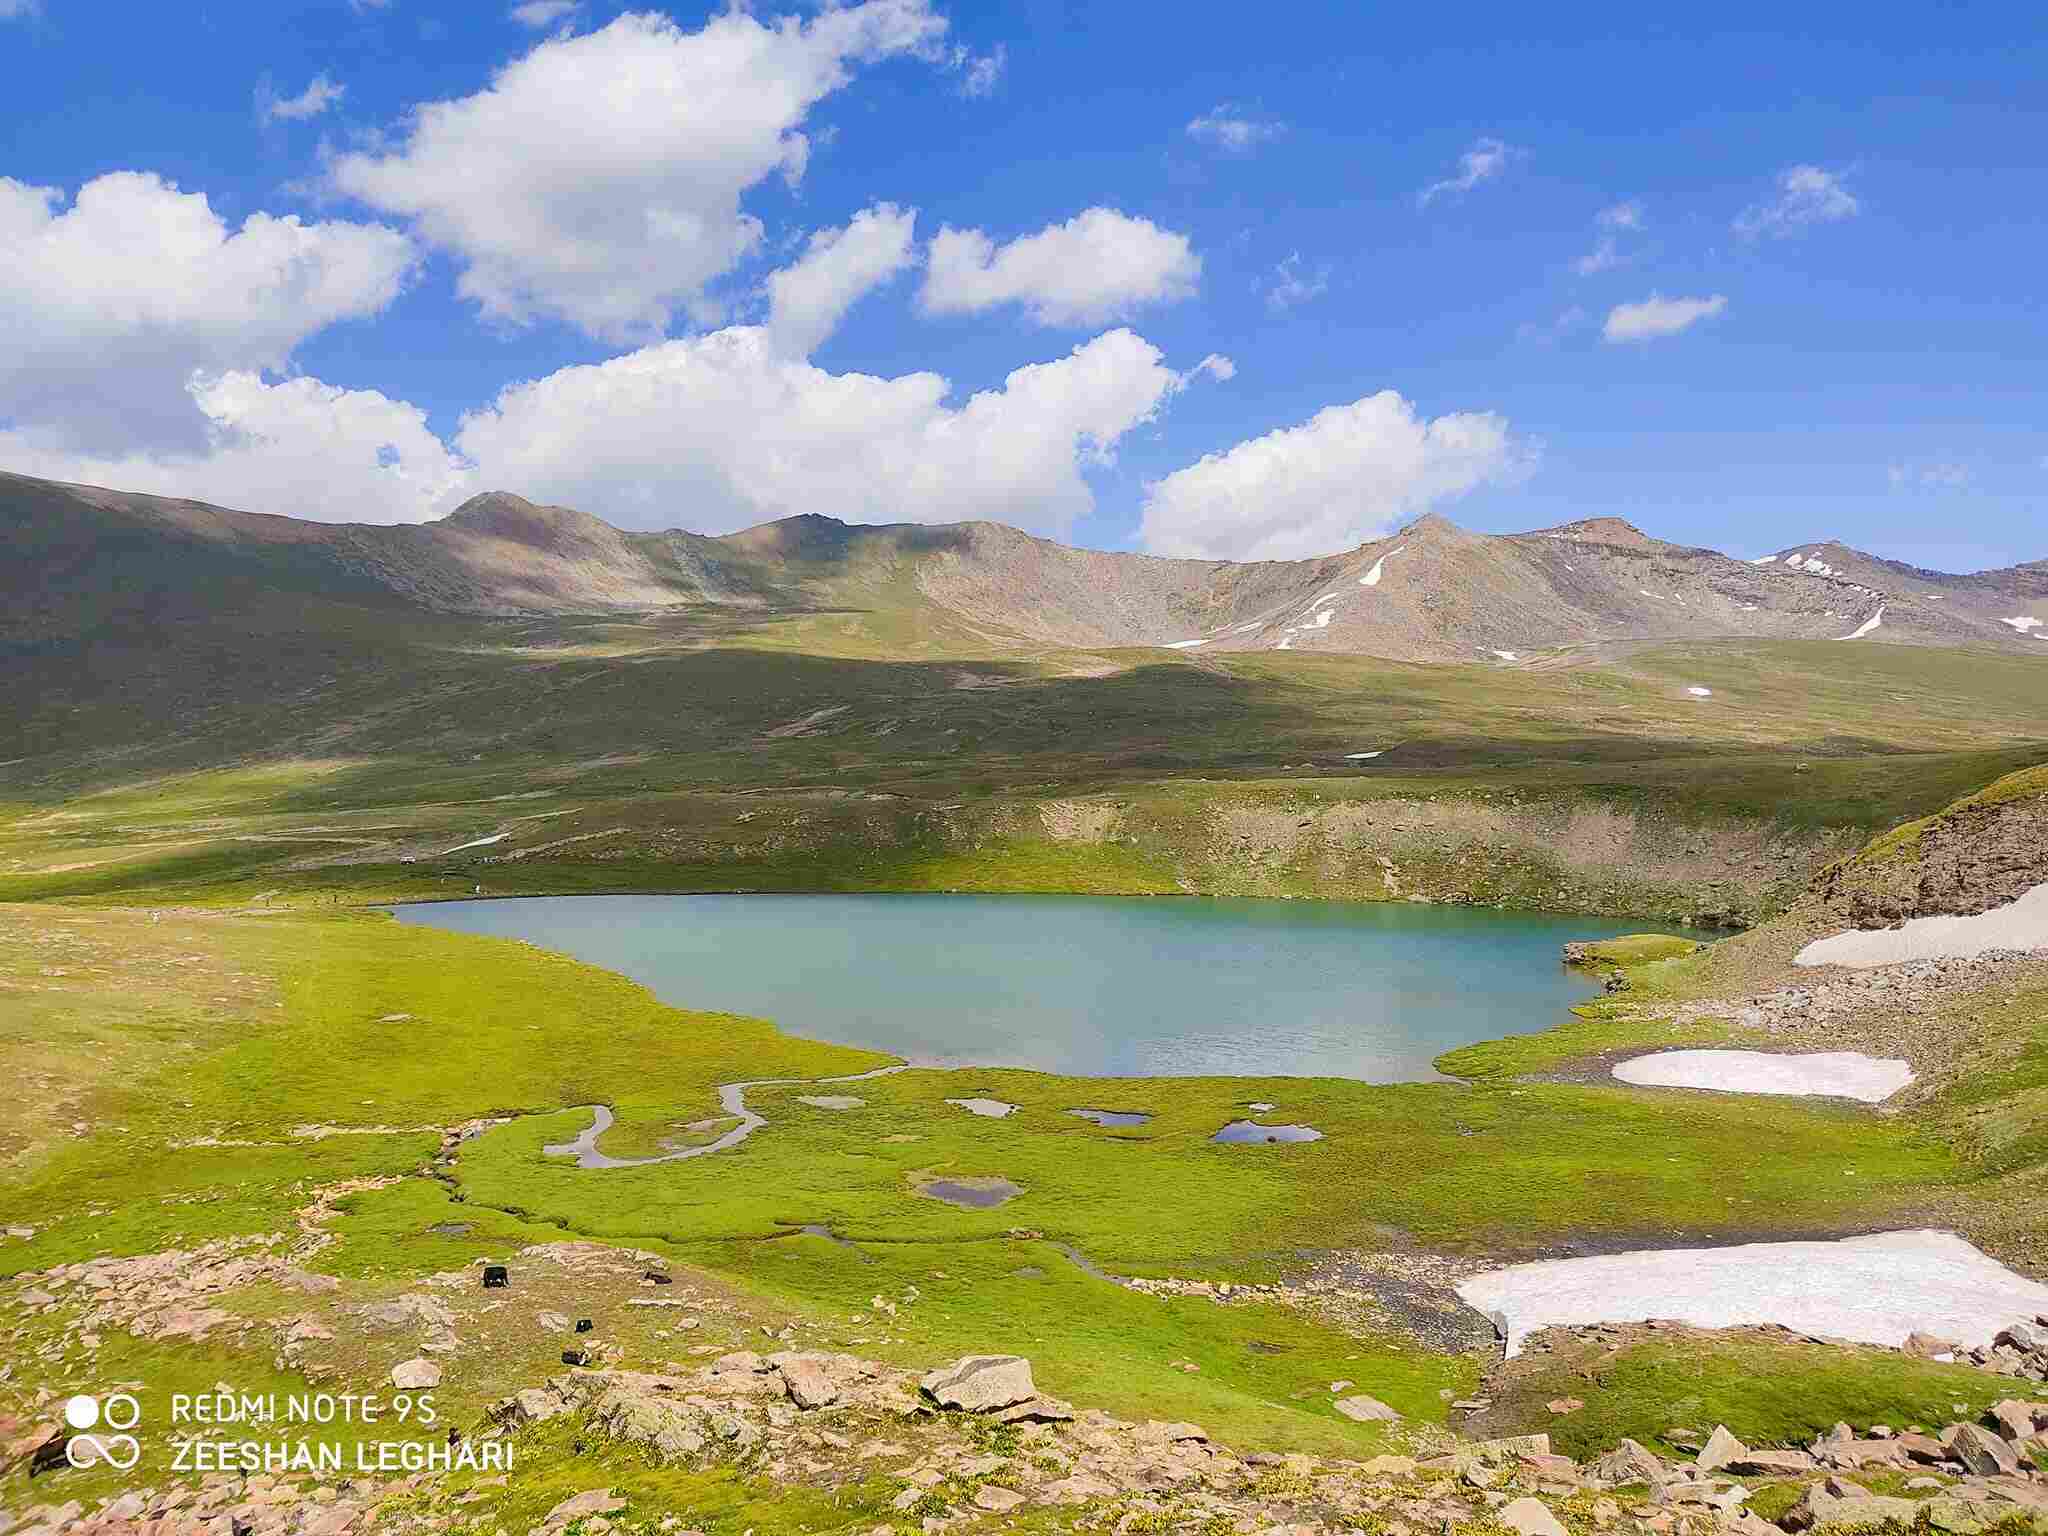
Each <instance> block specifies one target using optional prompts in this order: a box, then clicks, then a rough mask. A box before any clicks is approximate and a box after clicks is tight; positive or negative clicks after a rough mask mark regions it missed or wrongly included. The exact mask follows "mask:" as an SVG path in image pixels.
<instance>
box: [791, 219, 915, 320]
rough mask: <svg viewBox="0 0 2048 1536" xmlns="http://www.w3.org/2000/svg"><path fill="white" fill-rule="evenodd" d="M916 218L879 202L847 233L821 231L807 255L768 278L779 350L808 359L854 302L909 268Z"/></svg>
mask: <svg viewBox="0 0 2048 1536" xmlns="http://www.w3.org/2000/svg"><path fill="white" fill-rule="evenodd" d="M916 222H917V214H916V212H915V211H914V210H911V209H899V208H898V207H897V206H896V205H895V204H894V203H877V204H876V205H875V206H874V207H872V208H866V209H863V210H862V211H861V212H859V213H857V214H855V215H854V217H853V219H852V221H851V222H850V223H848V224H847V225H846V227H845V228H844V229H824V230H819V231H818V232H817V233H816V234H814V235H812V236H811V238H810V243H809V244H808V245H807V246H806V247H805V249H804V253H803V255H802V257H800V258H799V259H798V260H797V261H796V262H795V263H794V264H793V265H791V266H787V267H784V268H783V269H782V270H781V271H779V272H776V273H773V274H772V275H770V277H769V279H768V306H769V317H768V332H769V335H770V337H771V338H772V339H773V340H774V342H775V344H776V346H777V347H779V348H780V349H781V350H783V351H785V352H787V353H789V354H790V355H792V356H795V357H809V356H810V355H811V352H812V351H813V350H814V349H815V348H816V347H817V346H818V345H819V343H821V342H822V341H824V339H825V338H826V337H827V336H830V335H831V334H832V333H833V332H834V331H835V330H837V329H838V328H839V322H840V320H841V319H843V318H844V317H845V314H846V312H847V310H849V309H850V308H852V307H853V304H854V302H855V301H856V300H857V299H859V298H860V297H861V296H862V295H863V294H865V293H867V292H868V291H869V290H870V289H873V288H875V287H878V286H879V285H880V284H882V283H885V282H887V281H888V280H889V279H890V278H892V277H894V276H895V275H896V274H897V273H898V272H901V271H902V270H903V269H904V268H905V267H907V266H909V265H910V264H911V261H912V257H913V253H912V249H911V239H912V230H913V226H914V225H915V224H916Z"/></svg>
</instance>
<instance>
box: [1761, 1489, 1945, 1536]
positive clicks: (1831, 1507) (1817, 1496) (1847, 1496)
mask: <svg viewBox="0 0 2048 1536" xmlns="http://www.w3.org/2000/svg"><path fill="white" fill-rule="evenodd" d="M1919 1514H1920V1506H1919V1504H1918V1503H1917V1502H1915V1501H1914V1500H1912V1499H1892V1498H1885V1497H1883V1496H1882V1495H1879V1494H1875V1493H1870V1492H1867V1491H1866V1490H1864V1489H1862V1488H1858V1487H1857V1486H1856V1485H1855V1484H1854V1483H1842V1482H1838V1481H1837V1480H1836V1479H1834V1478H1829V1479H1828V1480H1827V1482H1826V1483H1815V1484H1814V1485H1813V1486H1812V1487H1811V1488H1809V1489H1807V1490H1806V1492H1805V1493H1804V1494H1802V1495H1801V1496H1800V1499H1799V1502H1798V1503H1797V1504H1794V1505H1793V1506H1792V1507H1791V1509H1789V1510H1787V1511H1786V1513H1785V1518H1784V1520H1783V1521H1782V1522H1780V1523H1781V1524H1783V1525H1784V1527H1785V1529H1786V1530H1788V1531H1822V1530H1826V1529H1828V1528H1829V1527H1831V1526H1874V1525H1881V1524H1883V1523H1884V1522H1885V1521H1887V1520H1895V1521H1897V1522H1898V1523H1899V1524H1900V1525H1902V1526H1906V1527H1911V1526H1912V1525H1913V1523H1914V1521H1915V1520H1916V1519H1918V1517H1919Z"/></svg>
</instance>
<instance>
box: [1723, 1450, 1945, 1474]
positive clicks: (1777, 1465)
mask: <svg viewBox="0 0 2048 1536" xmlns="http://www.w3.org/2000/svg"><path fill="white" fill-rule="evenodd" d="M1936 1449H1939V1447H1936ZM1813 1466H1814V1462H1813V1458H1812V1457H1811V1456H1809V1455H1807V1454H1806V1452H1804V1451H1769V1450H1764V1451H1748V1450H1746V1451H1744V1452H1742V1454H1741V1455H1739V1456H1732V1457H1730V1458H1729V1459H1728V1460H1727V1461H1725V1462H1723V1463H1722V1464H1721V1470H1722V1471H1723V1472H1733V1473H1735V1474H1736V1475H1738V1476H1740V1477H1800V1476H1803V1475H1804V1474H1806V1473H1808V1472H1811V1471H1812V1470H1813Z"/></svg>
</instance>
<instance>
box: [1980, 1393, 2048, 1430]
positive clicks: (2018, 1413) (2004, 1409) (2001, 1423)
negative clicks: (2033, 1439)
mask: <svg viewBox="0 0 2048 1536" xmlns="http://www.w3.org/2000/svg"><path fill="white" fill-rule="evenodd" d="M1991 1417H1992V1418H1994V1419H1996V1420H1997V1421H1998V1429H1999V1433H2000V1434H2002V1435H2004V1436H2005V1438H2006V1439H2008V1440H2013V1441H2020V1440H2025V1439H2027V1438H2028V1437H2029V1436H2031V1435H2032V1434H2033V1433H2034V1431H2035V1430H2037V1429H2039V1428H2040V1427H2041V1426H2042V1425H2043V1424H2048V1403H2023V1402H2021V1401H2020V1400H2019V1399H2018V1398H2012V1397H2008V1398H2007V1399H2006V1400H2005V1401H2004V1402H2002V1403H1993V1404H1992V1405H1991Z"/></svg>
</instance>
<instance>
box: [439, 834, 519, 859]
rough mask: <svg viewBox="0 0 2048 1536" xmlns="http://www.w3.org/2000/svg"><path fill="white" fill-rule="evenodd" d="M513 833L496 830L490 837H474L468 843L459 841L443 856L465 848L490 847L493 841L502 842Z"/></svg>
mask: <svg viewBox="0 0 2048 1536" xmlns="http://www.w3.org/2000/svg"><path fill="white" fill-rule="evenodd" d="M511 835H512V834H511V833H510V832H495V833H493V834H492V835H491V836H489V837H477V838H472V839H470V840H469V841H468V842H466V843H457V844H456V845H455V846H454V847H453V848H450V849H448V850H447V851H446V853H444V854H443V857H446V854H447V853H460V852H462V850H463V849H465V848H488V847H490V846H491V844H493V843H502V842H503V841H505V839H506V838H508V837H510V836H511Z"/></svg>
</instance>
